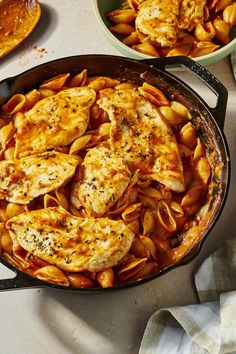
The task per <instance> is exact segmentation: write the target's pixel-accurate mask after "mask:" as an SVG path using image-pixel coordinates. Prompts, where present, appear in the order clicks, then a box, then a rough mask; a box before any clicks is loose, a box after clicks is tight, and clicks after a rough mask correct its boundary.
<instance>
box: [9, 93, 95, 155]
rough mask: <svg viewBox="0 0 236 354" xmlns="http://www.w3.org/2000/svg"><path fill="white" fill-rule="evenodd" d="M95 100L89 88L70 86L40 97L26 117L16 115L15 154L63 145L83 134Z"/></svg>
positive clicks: (31, 152)
mask: <svg viewBox="0 0 236 354" xmlns="http://www.w3.org/2000/svg"><path fill="white" fill-rule="evenodd" d="M95 99H96V92H95V91H94V90H93V89H91V88H88V87H76V88H70V89H66V90H62V91H60V92H59V93H57V94H56V95H54V96H50V97H47V98H44V99H42V100H41V101H39V102H38V103H36V104H35V105H34V107H33V108H32V109H30V110H29V111H28V112H27V113H26V114H25V116H23V117H22V116H21V115H18V117H17V118H16V120H15V127H16V129H17V131H16V134H15V141H16V149H15V157H23V156H27V155H32V154H37V153H40V152H44V151H47V150H50V149H53V148H55V147H58V146H65V145H68V144H70V143H71V142H72V141H73V140H75V139H76V138H78V137H79V136H81V135H83V134H84V132H85V130H86V128H87V126H88V122H89V115H90V107H91V105H92V104H93V103H94V101H95Z"/></svg>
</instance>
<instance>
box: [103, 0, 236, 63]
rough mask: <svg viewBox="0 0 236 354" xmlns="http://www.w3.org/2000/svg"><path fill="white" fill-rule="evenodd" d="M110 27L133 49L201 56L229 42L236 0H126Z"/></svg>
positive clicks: (110, 17)
mask: <svg viewBox="0 0 236 354" xmlns="http://www.w3.org/2000/svg"><path fill="white" fill-rule="evenodd" d="M107 17H108V20H109V21H110V23H111V24H112V26H110V27H109V29H110V31H111V32H112V33H114V34H115V35H116V36H118V38H119V39H120V40H122V42H123V43H124V44H125V45H127V46H130V47H131V48H132V49H134V50H136V51H138V52H140V53H142V54H146V55H150V56H153V57H166V56H167V57H170V56H178V55H184V56H189V57H190V58H196V57H200V56H203V55H206V54H210V53H212V52H214V51H216V50H218V49H219V48H220V47H221V46H223V45H226V44H228V43H229V42H230V37H231V30H232V28H233V27H234V26H235V25H236V3H235V2H234V0H198V1H196V0H192V1H187V0H182V1H176V0H171V1H170V0H124V1H123V2H122V7H121V8H118V9H115V10H114V11H112V12H110V13H108V14H107Z"/></svg>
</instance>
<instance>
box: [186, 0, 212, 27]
mask: <svg viewBox="0 0 236 354" xmlns="http://www.w3.org/2000/svg"><path fill="white" fill-rule="evenodd" d="M206 3H207V1H206V0H195V1H193V0H183V1H182V3H181V7H180V15H179V28H181V29H188V30H190V31H191V30H193V28H194V27H195V26H196V25H197V24H198V23H203V21H204V7H205V5H206Z"/></svg>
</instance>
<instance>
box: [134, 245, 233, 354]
mask: <svg viewBox="0 0 236 354" xmlns="http://www.w3.org/2000/svg"><path fill="white" fill-rule="evenodd" d="M195 284H196V288H197V291H198V295H199V299H200V302H201V304H198V305H188V306H176V307H170V308H165V309H161V310H158V311H157V312H156V313H154V314H153V315H152V317H151V318H150V319H149V321H148V324H147V327H146V330H145V332H144V336H143V339H142V342H141V347H140V351H139V354H177V353H178V354H207V353H212V354H223V353H235V354H236V239H235V240H229V241H227V242H226V243H224V244H222V245H221V247H220V249H219V250H218V251H216V252H215V253H213V254H212V255H211V256H210V257H209V258H208V259H206V260H205V261H204V263H203V264H202V265H201V267H200V268H199V270H198V271H197V273H196V275H195Z"/></svg>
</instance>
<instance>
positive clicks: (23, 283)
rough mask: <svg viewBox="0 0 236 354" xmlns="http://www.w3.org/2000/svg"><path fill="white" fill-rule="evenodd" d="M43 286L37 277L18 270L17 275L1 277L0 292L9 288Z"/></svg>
mask: <svg viewBox="0 0 236 354" xmlns="http://www.w3.org/2000/svg"><path fill="white" fill-rule="evenodd" d="M38 287H42V284H41V282H40V281H39V280H37V279H32V278H31V277H29V276H27V275H25V274H21V273H18V272H16V276H15V277H14V278H10V279H0V292H1V291H7V290H18V289H25V288H38Z"/></svg>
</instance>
